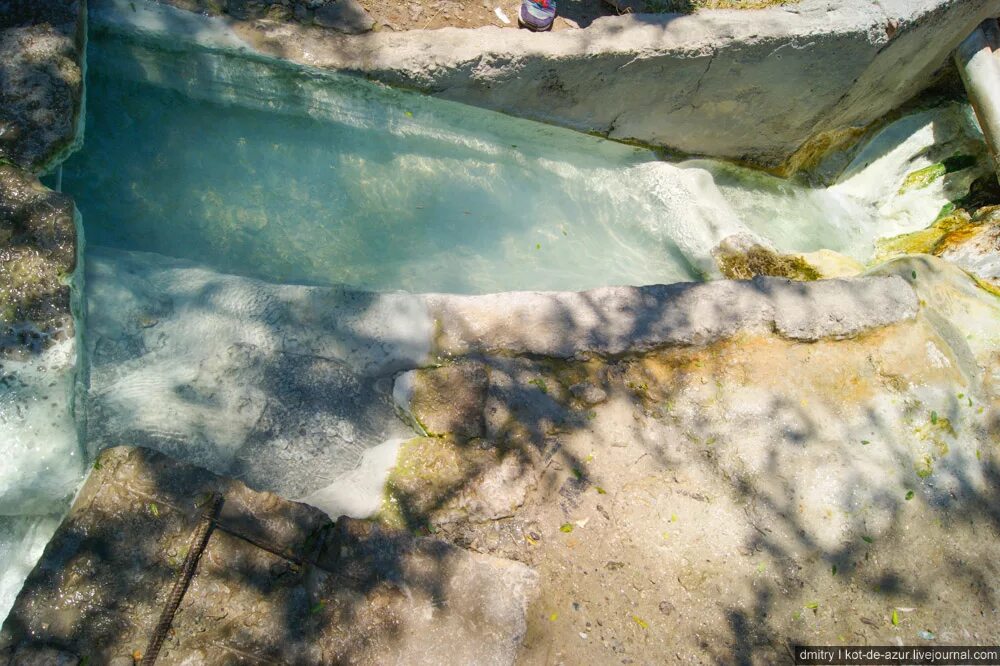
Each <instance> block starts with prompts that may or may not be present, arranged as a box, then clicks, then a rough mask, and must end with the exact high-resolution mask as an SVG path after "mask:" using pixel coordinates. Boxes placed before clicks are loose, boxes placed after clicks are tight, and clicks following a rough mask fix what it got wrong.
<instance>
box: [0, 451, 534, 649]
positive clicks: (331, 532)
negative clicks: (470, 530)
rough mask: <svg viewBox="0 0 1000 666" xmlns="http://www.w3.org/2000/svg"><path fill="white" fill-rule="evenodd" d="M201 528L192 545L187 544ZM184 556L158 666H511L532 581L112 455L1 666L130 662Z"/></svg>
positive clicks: (175, 467)
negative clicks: (182, 580)
mask: <svg viewBox="0 0 1000 666" xmlns="http://www.w3.org/2000/svg"><path fill="white" fill-rule="evenodd" d="M217 498H218V499H217ZM220 500H221V508H220V507H219V506H218V505H217V504H216V503H217V502H218V501H220ZM208 507H212V510H211V511H209V509H208ZM205 521H207V525H209V526H210V527H209V528H208V529H209V533H208V536H207V544H206V545H204V546H202V545H201V544H200V542H199V541H198V540H192V535H193V534H194V533H195V532H196V531H197V530H198V529H199V526H200V525H202V524H203V523H204V522H205ZM202 548H203V551H202ZM191 549H197V551H198V552H197V553H196V554H195V555H192V554H191ZM192 559H193V560H194V565H193V566H194V569H193V572H194V573H193V577H191V578H190V581H189V584H188V585H187V587H186V589H185V590H184V591H183V594H182V598H181V599H180V603H179V609H178V610H177V611H176V614H175V615H174V616H173V617H172V621H171V622H170V624H169V631H168V632H167V634H166V638H165V641H164V643H163V646H162V649H161V651H160V653H159V658H158V659H157V663H159V664H190V663H236V662H240V663H242V662H244V661H245V660H249V661H252V662H254V663H256V662H262V661H266V662H269V663H272V662H277V663H294V664H331V663H351V664H386V663H408V664H428V665H430V664H440V663H442V661H445V660H446V661H449V662H450V663H468V664H487V663H489V664H510V663H513V661H514V655H515V653H516V651H517V649H518V647H519V646H520V644H521V642H522V639H523V637H524V633H525V630H526V624H527V623H526V607H527V605H528V603H529V601H530V600H531V598H532V597H533V594H534V590H535V587H536V584H537V576H536V575H535V573H534V572H532V571H531V570H530V569H529V568H528V567H526V566H524V565H523V564H520V563H517V562H511V561H508V560H504V559H499V558H495V557H490V556H486V555H479V554H474V553H469V552H466V551H463V550H461V549H459V548H456V547H454V546H451V545H448V544H447V543H444V542H442V541H439V540H436V539H432V538H421V537H413V536H412V535H410V534H409V533H406V532H399V531H392V530H387V529H384V528H381V527H378V526H374V525H371V524H366V523H360V522H356V521H351V520H349V519H342V520H340V521H338V522H337V523H336V524H334V523H331V522H330V521H329V519H328V518H327V517H326V516H325V515H324V514H323V513H321V512H320V511H317V510H316V509H313V508H311V507H308V506H306V505H303V504H297V503H295V502H289V501H286V500H283V499H281V498H279V497H277V496H275V495H271V494H269V493H256V492H253V491H251V490H249V489H248V488H247V487H246V486H244V485H243V484H241V483H239V482H238V481H234V480H232V479H225V478H221V477H218V476H215V475H213V474H211V473H209V472H206V471H205V470H203V469H200V468H197V467H193V466H191V465H185V464H181V463H178V462H175V461H173V460H171V459H169V458H167V457H165V456H163V455H161V454H158V453H154V452H152V451H149V450H145V449H137V448H129V447H120V448H115V449H110V450H107V451H105V452H104V453H103V454H101V456H100V457H99V458H98V459H97V461H96V463H95V464H94V467H93V470H92V471H91V473H90V476H89V477H88V479H87V482H86V483H85V485H84V487H83V489H82V490H81V492H80V494H79V496H78V497H77V499H76V502H75V503H74V505H73V508H72V509H71V510H70V513H69V515H68V516H67V518H66V519H65V520H64V521H63V524H62V525H61V526H60V528H59V529H58V531H57V532H56V534H55V536H54V537H53V539H52V541H51V542H50V543H49V545H48V547H47V548H46V549H45V554H44V555H43V556H42V559H41V561H40V562H39V564H38V566H36V567H35V570H34V572H33V573H32V574H31V576H30V577H29V578H28V580H27V582H26V583H25V586H24V589H23V590H22V592H21V594H20V595H19V596H18V599H17V601H16V603H15V605H14V608H13V610H12V611H11V614H10V616H9V617H8V618H7V621H6V622H5V623H4V625H3V629H2V631H0V662H3V663H8V661H9V662H10V663H13V664H35V663H46V664H49V663H60V664H61V663H67V664H70V663H71V664H77V663H92V664H132V663H133V661H138V660H141V659H142V657H143V655H144V652H145V651H146V649H147V645H148V644H149V640H150V638H151V637H152V636H153V635H154V633H155V632H156V630H157V622H158V621H159V620H160V617H161V613H162V611H163V609H164V607H165V606H167V605H168V600H169V599H170V597H171V594H172V593H173V591H174V590H175V589H176V588H175V587H174V586H175V581H176V580H177V579H178V578H179V577H182V576H183V575H184V571H185V562H186V561H187V562H188V563H189V564H190V563H191V562H192Z"/></svg>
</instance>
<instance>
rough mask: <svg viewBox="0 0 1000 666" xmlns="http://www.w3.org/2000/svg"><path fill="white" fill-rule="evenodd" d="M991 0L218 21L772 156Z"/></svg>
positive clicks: (584, 118)
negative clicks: (380, 23)
mask: <svg viewBox="0 0 1000 666" xmlns="http://www.w3.org/2000/svg"><path fill="white" fill-rule="evenodd" d="M997 15H1000V0H882V1H873V0H845V1H842V2H830V1H823V0H803V2H801V3H799V4H795V5H790V6H787V7H780V8H772V9H764V10H759V11H703V12H699V13H697V14H694V15H690V16H679V15H630V16H621V17H613V18H604V19H600V20H598V21H595V22H594V23H593V25H592V26H590V27H589V28H586V29H583V30H568V31H562V32H558V33H552V34H535V33H529V32H527V31H518V30H505V29H499V28H480V29H477V30H462V29H444V30H435V31H421V30H415V31H409V32H401V33H393V32H379V33H371V34H367V35H361V36H350V37H349V36H343V35H338V34H333V33H331V32H328V31H325V30H322V29H319V28H304V27H302V26H298V25H287V24H280V23H274V22H267V21H260V22H256V23H239V22H234V23H232V24H231V25H233V27H234V28H235V30H236V32H237V33H238V34H239V35H240V36H241V37H243V38H244V39H245V40H246V41H248V42H249V43H251V44H253V46H254V48H256V49H258V50H260V51H261V52H264V53H268V54H272V55H277V56H281V57H285V58H290V59H292V60H296V61H299V62H303V63H306V64H310V65H315V66H318V67H323V68H331V69H337V70H345V71H350V72H354V73H357V74H361V75H364V76H367V77H370V78H373V79H376V80H379V81H384V82H386V83H389V84H392V85H398V86H404V87H410V88H415V89H417V90H421V91H424V92H427V93H430V94H432V95H436V96H439V97H443V98H447V99H451V100H457V101H460V102H465V103H468V104H474V105H477V106H483V107H487V108H490V109H496V110H499V111H503V112H506V113H510V114H513V115H518V116H523V117H526V118H531V119H535V120H541V121H545V122H550V123H554V124H558V125H564V126H567V127H572V128H575V129H578V130H584V131H593V132H600V133H604V134H608V135H609V136H611V137H612V138H616V139H634V140H638V141H641V142H644V143H649V144H655V145H660V146H666V147H669V148H672V149H676V150H679V151H682V152H685V153H691V154H700V155H708V156H716V157H726V158H735V159H746V160H749V161H753V162H757V163H759V164H763V165H766V166H770V167H775V166H779V165H781V164H782V163H784V162H785V161H786V160H787V159H788V158H789V157H790V156H791V155H792V154H793V153H794V152H795V151H796V150H797V149H799V148H800V147H802V146H803V144H805V143H806V142H807V141H808V140H809V139H811V138H814V137H816V136H817V135H820V134H824V133H826V134H827V137H829V136H830V135H831V133H835V132H836V131H837V130H843V129H846V128H858V127H863V126H865V125H867V124H869V123H871V122H872V121H874V120H876V119H878V118H879V117H880V116H882V115H883V114H885V113H887V112H888V111H891V110H892V109H894V108H897V107H898V106H899V105H900V104H902V103H903V102H905V101H906V100H908V99H909V98H911V97H913V96H914V95H915V94H917V93H919V92H920V91H921V90H922V89H923V88H924V87H926V86H927V85H928V84H929V83H930V82H931V81H932V77H933V75H934V73H935V72H936V71H937V70H938V69H940V68H941V66H942V65H943V64H944V63H945V61H946V60H947V58H948V56H949V54H950V53H951V52H952V50H953V49H954V48H955V47H956V45H957V44H958V43H959V42H960V41H961V39H962V38H963V37H965V36H966V35H967V34H968V33H969V32H970V31H971V30H972V29H973V28H974V27H975V26H976V25H977V24H978V23H979V22H980V21H982V20H983V19H985V18H987V17H990V16H997Z"/></svg>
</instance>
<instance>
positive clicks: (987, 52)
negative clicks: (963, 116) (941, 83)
mask: <svg viewBox="0 0 1000 666" xmlns="http://www.w3.org/2000/svg"><path fill="white" fill-rule="evenodd" d="M997 36H1000V33H998V31H997V26H996V21H992V22H990V21H985V22H984V23H983V24H981V25H980V26H979V27H977V28H976V29H975V30H973V31H972V34H970V35H969V36H968V37H966V38H965V40H964V41H963V42H962V43H961V44H959V46H958V49H957V50H956V51H955V64H956V65H958V72H959V74H961V76H962V82H963V83H964V84H965V91H966V93H967V94H968V95H969V101H970V102H971V103H972V108H973V109H975V111H976V118H978V119H979V126H980V127H982V129H983V135H985V137H986V145H987V147H988V148H989V151H990V155H991V156H992V157H993V166H994V168H995V169H997V171H998V173H1000V152H998V147H1000V61H998V60H997V58H995V57H994V55H993V49H992V48H991V46H990V38H991V37H997Z"/></svg>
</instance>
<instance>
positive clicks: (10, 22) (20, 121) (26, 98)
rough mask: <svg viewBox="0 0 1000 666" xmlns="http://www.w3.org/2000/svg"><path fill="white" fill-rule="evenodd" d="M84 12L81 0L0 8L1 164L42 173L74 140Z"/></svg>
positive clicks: (13, 1) (13, 2)
mask: <svg viewBox="0 0 1000 666" xmlns="http://www.w3.org/2000/svg"><path fill="white" fill-rule="evenodd" d="M84 11H85V3H84V2H83V1H82V0H6V1H5V2H3V3H2V4H0V160H3V161H6V162H10V163H13V164H16V165H18V166H20V167H22V168H24V169H28V170H30V171H35V172H37V171H42V170H45V169H46V168H47V167H48V166H49V165H51V164H53V163H55V162H58V161H59V159H60V157H61V156H62V155H64V154H65V153H66V152H67V151H68V150H69V148H70V147H71V145H72V144H73V142H74V141H75V139H76V129H77V119H78V117H79V114H80V108H81V103H82V98H83V49H84V43H85V41H86V37H85V35H84V24H85V21H84Z"/></svg>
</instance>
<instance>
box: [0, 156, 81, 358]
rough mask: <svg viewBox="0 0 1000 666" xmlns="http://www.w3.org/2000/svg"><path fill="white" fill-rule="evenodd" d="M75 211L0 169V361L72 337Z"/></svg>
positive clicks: (21, 175) (31, 180)
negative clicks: (71, 281) (71, 294)
mask: <svg viewBox="0 0 1000 666" xmlns="http://www.w3.org/2000/svg"><path fill="white" fill-rule="evenodd" d="M74 213H75V211H74V208H73V200H72V199H70V198H69V197H68V196H66V195H64V194H59V193H57V192H53V191H51V190H49V189H48V188H46V187H45V186H43V185H42V184H41V183H40V182H38V180H37V179H36V178H35V177H34V176H31V175H29V174H27V173H25V172H23V171H21V170H19V169H17V168H15V167H12V166H9V165H0V358H2V357H11V356H12V355H13V356H20V357H23V355H24V354H27V353H38V352H40V351H41V350H42V349H43V348H45V347H47V346H49V345H51V344H52V343H53V342H55V341H58V340H66V339H70V338H72V337H73V334H74V325H73V319H72V317H71V315H70V284H69V278H70V276H71V275H72V274H73V272H74V270H75V269H76V222H75V220H74Z"/></svg>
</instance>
